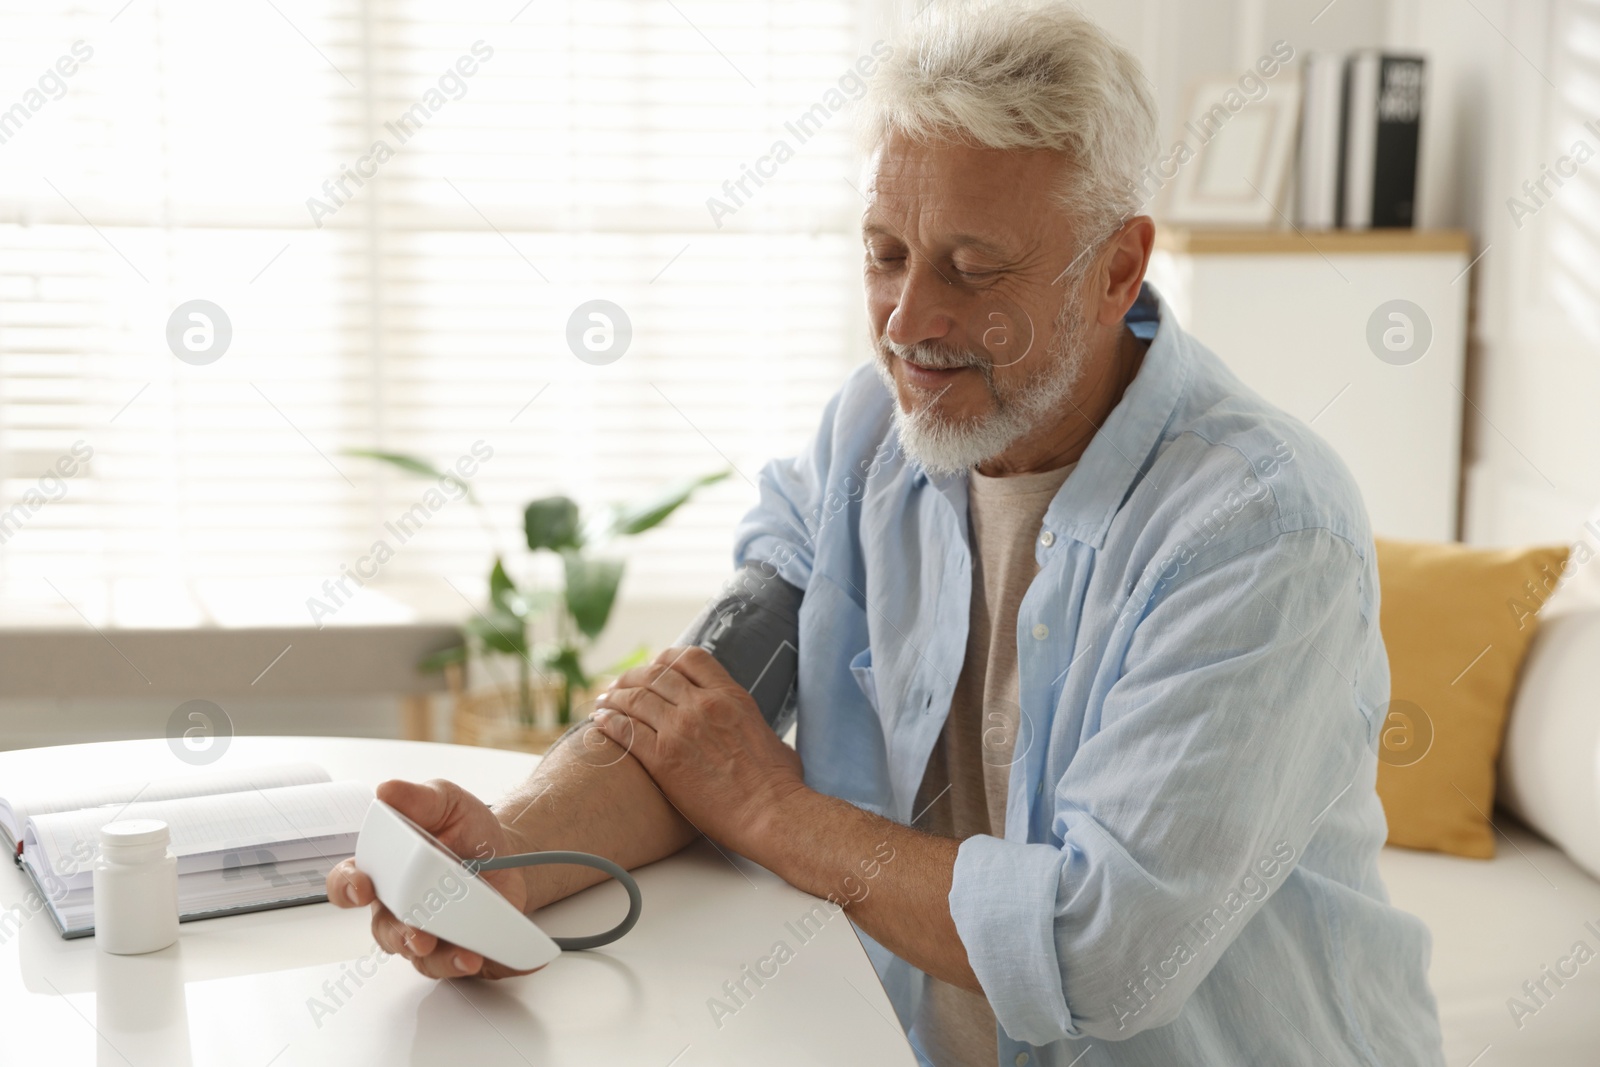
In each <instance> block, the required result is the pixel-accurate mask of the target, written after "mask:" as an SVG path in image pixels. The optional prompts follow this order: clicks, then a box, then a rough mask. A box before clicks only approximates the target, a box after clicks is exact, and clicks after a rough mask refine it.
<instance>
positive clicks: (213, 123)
mask: <svg viewBox="0 0 1600 1067" xmlns="http://www.w3.org/2000/svg"><path fill="white" fill-rule="evenodd" d="M3 5H4V6H3V10H4V18H5V20H6V28H7V32H6V34H5V35H4V40H3V42H0V493H3V499H0V539H3V543H0V596H3V597H4V599H5V600H6V601H7V602H8V603H11V604H17V603H37V604H40V605H53V606H54V608H56V609H59V608H60V607H61V602H62V601H63V600H68V601H72V602H73V604H74V608H75V609H76V610H82V611H84V612H85V614H88V615H90V616H91V617H106V616H108V615H110V616H115V617H117V619H118V621H124V620H127V619H129V618H131V617H133V616H137V617H138V621H141V622H149V621H152V620H154V621H158V622H160V621H167V622H172V623H174V624H182V623H187V622H193V621H199V620H198V619H197V618H196V617H195V612H194V611H193V610H192V609H190V608H189V607H186V606H183V605H182V604H180V603H179V601H178V600H175V599H174V598H173V596H172V593H173V591H174V590H181V589H188V590H190V591H195V590H210V591H213V592H215V591H217V590H223V591H226V590H229V589H231V590H234V592H235V594H236V599H238V597H240V596H244V595H245V593H244V591H248V596H249V598H251V603H250V605H249V608H248V611H247V612H246V613H245V614H246V616H247V617H250V618H262V617H267V616H270V617H273V618H279V619H282V620H284V621H304V620H305V619H306V618H307V617H308V616H307V613H306V608H305V602H306V600H307V598H308V597H311V596H314V595H317V593H318V590H319V589H320V588H321V585H322V583H323V582H324V581H325V580H326V579H329V578H337V577H338V576H339V575H340V573H341V569H342V568H345V567H349V566H351V565H352V564H354V563H355V561H356V560H357V559H358V558H360V557H362V556H364V555H366V554H368V553H369V550H370V549H371V548H372V546H373V545H374V544H375V542H378V541H380V540H382V541H386V542H387V543H388V544H389V546H390V547H391V548H392V549H393V557H392V559H389V560H388V561H386V562H384V563H383V564H382V566H381V570H380V571H379V573H378V574H377V575H376V576H375V577H373V578H372V579H371V581H372V583H373V586H374V587H380V588H381V587H382V586H385V585H391V586H395V587H398V586H400V585H403V584H406V583H411V584H415V585H418V586H422V587H428V588H433V589H440V588H444V587H445V584H446V583H445V581H444V580H445V579H449V580H450V581H451V582H453V583H454V584H455V585H457V586H458V587H460V588H462V589H464V590H469V591H470V590H473V589H477V588H481V586H480V585H479V583H481V579H482V575H483V574H484V573H485V572H486V570H487V563H488V558H489V553H490V551H491V544H490V538H489V537H488V536H486V534H485V533H484V531H483V530H482V529H481V528H480V525H479V523H478V520H477V518H476V517H475V516H474V515H473V513H472V509H471V508H470V507H469V506H468V505H467V504H466V502H464V501H451V502H449V503H447V504H446V505H445V506H444V507H441V508H439V509H437V510H436V511H430V512H429V513H428V515H427V519H426V522H425V523H416V522H413V524H412V525H411V527H408V529H410V531H411V535H410V536H408V537H406V538H405V539H404V540H401V538H400V537H398V536H397V535H396V534H395V532H394V530H395V527H394V526H393V524H394V522H395V521H396V520H397V519H398V518H399V517H400V516H401V515H402V514H404V513H406V512H407V511H408V510H410V509H412V508H413V507H414V505H416V504H417V503H418V502H419V501H422V500H423V499H424V497H425V494H426V492H427V490H428V488H429V483H428V482H426V481H421V480H412V479H408V478H405V477H404V476H401V475H399V474H397V473H393V472H390V471H387V470H382V469H379V468H378V467H377V466H376V465H374V464H373V463H371V462H370V461H367V460H363V459H359V458H355V457H351V456H349V455H346V454H345V450H346V449H350V448H361V447H378V448H385V449H392V450H397V451H405V452H411V453H416V454H418V455H421V456H425V457H427V458H429V459H431V460H433V461H435V462H437V463H440V464H443V465H448V464H452V463H454V462H455V461H456V460H457V458H458V457H462V456H467V455H471V454H472V452H473V450H474V446H475V444H476V443H478V442H482V444H481V445H478V450H479V452H480V454H481V453H482V452H483V451H484V450H485V449H488V450H492V455H491V456H490V458H488V459H487V460H484V461H482V462H481V463H480V464H479V466H478V470H477V473H476V474H475V475H474V477H473V479H472V484H473V486H474V489H475V492H476V493H477V495H478V496H479V497H480V498H481V499H482V500H483V502H484V504H485V505H486V507H487V508H488V510H489V514H490V516H491V518H492V526H493V530H494V536H495V538H497V539H498V541H499V542H500V547H502V548H503V549H504V550H506V551H508V552H511V553H515V551H516V547H517V540H518V538H519V536H520V514H521V505H522V504H523V503H524V502H526V501H527V500H529V499H532V498H534V497H537V496H542V495H547V494H552V493H567V494H569V495H572V496H574V497H575V498H577V499H578V500H579V501H580V502H582V503H585V504H602V503H606V502H610V501H614V500H630V499H635V498H639V497H642V496H645V495H648V494H650V493H651V492H653V491H654V490H656V489H658V488H659V487H662V486H663V485H665V484H667V483H670V482H674V481H677V480H679V479H682V478H685V477H687V476H690V475H696V474H701V473H705V472H709V471H712V470H716V469H719V468H721V467H723V466H725V465H727V464H730V463H731V464H732V465H733V466H735V467H736V468H737V470H738V471H739V472H740V474H737V475H735V476H734V477H733V478H731V479H729V480H728V481H727V482H724V483H722V484H721V485H718V486H716V487H713V488H712V489H711V490H709V491H707V492H706V493H705V494H704V496H703V497H702V498H701V500H700V502H698V503H695V504H692V505H691V506H690V507H688V508H686V509H685V510H684V511H683V512H682V513H680V514H679V515H678V516H677V517H676V518H675V519H674V521H673V522H672V523H671V524H669V525H668V526H666V527H663V528H660V529H658V530H656V531H653V532H652V533H651V534H649V535H647V540H642V541H639V542H636V543H635V544H634V545H633V546H632V549H631V551H630V555H631V558H632V562H631V563H630V571H629V578H628V582H627V585H626V586H625V588H624V596H635V597H641V596H642V597H652V598H654V597H663V598H665V597H700V596H703V595H705V594H706V593H707V592H708V591H709V590H710V589H711V588H712V587H713V586H714V583H715V582H716V581H717V580H718V579H719V578H720V577H721V576H722V575H723V574H724V573H725V572H726V571H727V569H728V565H729V550H730V535H731V533H732V529H733V526H734V524H735V523H736V521H737V519H738V517H739V516H740V515H741V514H742V513H743V511H744V510H745V509H746V508H747V507H749V506H750V504H751V503H752V502H753V501H754V499H755V490H754V488H753V486H752V485H751V484H750V481H749V480H747V479H754V478H755V477H756V475H757V472H758V471H759V469H760V465H761V464H762V463H763V462H764V461H765V460H766V459H767V458H770V457H772V456H776V455H783V454H788V453H792V452H793V451H795V450H796V449H798V448H799V447H801V446H802V445H803V444H804V442H805V441H806V440H807V439H808V438H809V436H810V434H811V433H812V432H813V430H814V429H815V425H816V419H817V417H818V415H819V413H820V411H821V409H822V406H823V404H824V403H825V402H826V400H827V398H828V397H829V396H830V395H831V394H832V393H833V392H834V391H835V390H836V389H837V387H838V385H839V384H840V382H841V381H842V379H843V377H844V375H845V374H846V373H847V371H848V369H849V368H850V367H851V366H853V365H854V364H856V363H858V362H859V361H861V360H862V359H864V358H867V356H868V354H869V348H868V344H867V339H866V333H865V328H864V319H863V316H862V314H861V296H860V283H859V269H860V268H859V258H860V252H859V241H858V238H857V237H856V235H855V234H856V225H857V219H858V217H859V211H860V201H859V199H858V198H857V194H856V193H855V192H854V191H853V188H852V185H851V183H852V182H854V181H855V174H854V171H853V167H854V166H855V163H854V156H853V153H852V150H851V147H850V136H849V124H850V121H851V116H850V115H849V114H848V112H847V109H846V108H844V106H843V105H844V104H845V103H846V102H847V101H848V99H849V98H850V97H852V96H854V95H858V93H859V88H858V86H859V85H860V80H859V79H860V76H859V73H857V72H858V70H859V69H860V67H859V66H858V64H859V63H860V62H861V61H863V57H865V62H866V63H867V64H868V65H870V62H871V52H870V42H866V41H865V40H864V36H865V35H864V34H863V32H862V30H861V27H860V26H859V25H858V15H857V11H856V5H853V4H848V3H841V2H829V0H813V2H810V3H806V4H794V3H783V2H767V3H763V2H752V0H585V2H582V3H576V2H574V3H560V2H554V0H539V2H538V3H530V4H527V5H526V6H523V7H521V8H520V10H519V8H518V5H517V4H514V3H513V4H506V5H502V4H488V3H468V4H462V3H459V2H457V3H441V2H424V0H416V2H404V0H368V2H365V3H362V2H358V0H271V2H263V3H259V4H245V5H233V4H229V5H218V4H214V3H204V2H200V0H192V2H171V0H133V2H132V3H129V4H128V5H127V6H125V7H122V8H121V9H120V10H118V9H117V6H116V4H115V3H113V4H111V5H109V6H103V5H98V4H97V5H94V6H93V7H90V6H88V5H75V4H62V5H55V4H51V5H43V4H37V3H23V2H21V0H3ZM779 142H783V143H785V144H786V145H787V146H788V149H789V151H788V152H787V153H784V152H782V151H779V150H778V143H779ZM725 183H727V184H726V185H725ZM741 184H742V190H741V188H740V186H741ZM591 300H607V301H610V302H612V303H614V304H615V305H617V306H619V307H620V308H622V309H623V310H624V312H625V313H626V316H627V319H628V320H629V321H630V322H631V329H632V337H631V341H630V342H629V344H628V347H627V348H626V351H625V352H624V354H623V355H622V356H621V357H620V358H618V359H616V360H615V361H614V362H610V363H606V364H604V365H600V364H599V363H598V362H585V361H584V360H581V359H579V358H578V357H577V356H576V355H575V354H574V351H573V350H571V349H570V348H569V344H568V339H567V338H568V332H569V319H571V318H572V316H573V314H574V311H575V310H576V309H578V307H579V305H580V304H584V303H585V302H587V301H591ZM193 301H206V302H208V304H207V305H191V302H193ZM211 305H214V307H215V308H216V309H220V310H221V313H222V315H221V316H218V315H217V314H216V313H215V312H214V311H213V310H212V309H211V307H210V306H211ZM175 313H176V314H175ZM194 314H198V315H200V316H201V317H198V318H196V317H192V315H194ZM223 317H225V322H224V321H223ZM612 325H613V326H615V325H616V324H612ZM577 327H578V328H579V336H580V337H581V335H582V330H583V329H597V330H600V331H601V332H600V333H598V334H594V335H591V341H593V342H595V343H598V342H600V341H603V340H604V333H605V330H606V328H607V327H606V324H605V322H604V321H603V320H591V319H588V318H587V317H585V316H582V315H580V316H578V319H577ZM169 335H170V336H171V337H172V338H173V341H171V342H169ZM613 336H615V335H613ZM223 337H227V346H226V349H225V350H221V349H220V344H221V341H220V339H221V338H223ZM186 346H187V347H186ZM179 350H182V351H183V352H185V353H187V355H186V356H185V358H183V359H180V358H179V357H178V356H177V355H176V354H175V353H176V352H178V351H179ZM219 350H221V351H222V354H221V355H220V356H219V357H217V358H215V359H214V361H211V362H204V361H203V360H204V359H205V358H206V357H208V356H209V355H211V354H213V353H215V352H217V351H219ZM75 449H76V450H77V453H76V456H77V458H76V459H73V458H72V457H74V455H75V453H74V450H75ZM80 460H81V461H80ZM63 463H64V464H65V467H62V466H61V464H63ZM69 468H70V470H71V474H70V476H68V477H64V478H63V477H60V476H59V475H58V474H56V473H53V472H56V471H58V470H62V469H69ZM368 569H371V564H368ZM464 583H465V584H464ZM263 590H264V591H263ZM197 595H198V594H197ZM217 595H222V594H220V593H219V594H217ZM211 596H212V594H211V593H206V594H205V595H201V596H200V600H201V601H202V602H203V603H204V604H213V603H215V601H214V600H212V599H209V598H210V597H211ZM357 599H358V600H359V599H360V598H357ZM440 602H441V603H443V604H446V605H448V604H451V603H452V602H453V604H454V609H453V610H454V611H456V612H460V611H461V610H463V607H464V606H463V605H461V603H460V600H459V598H458V597H456V595H455V594H454V593H452V592H450V591H448V589H446V590H445V592H444V593H443V594H442V599H441V601H440ZM108 605H109V608H108V607H107V606H108ZM130 610H131V615H130ZM205 614H206V611H205V609H204V608H202V610H201V611H200V616H201V617H203V616H204V615H205Z"/></svg>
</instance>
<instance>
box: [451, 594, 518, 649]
mask: <svg viewBox="0 0 1600 1067" xmlns="http://www.w3.org/2000/svg"><path fill="white" fill-rule="evenodd" d="M464 628H465V630H466V631H467V633H469V634H471V635H472V636H473V637H475V638H477V639H478V640H479V641H480V642H482V643H483V646H484V647H485V648H487V649H490V650H492V651H494V652H504V653H506V654H507V655H511V656H526V655H527V654H528V634H527V631H526V630H525V629H524V628H523V622H522V620H521V619H519V618H517V617H516V616H515V615H512V614H510V613H508V612H505V611H501V610H500V609H499V608H496V607H493V606H491V607H490V608H489V610H488V611H487V612H486V613H485V614H482V615H474V616H472V617H471V618H470V619H468V620H467V624H466V626H465V627H464Z"/></svg>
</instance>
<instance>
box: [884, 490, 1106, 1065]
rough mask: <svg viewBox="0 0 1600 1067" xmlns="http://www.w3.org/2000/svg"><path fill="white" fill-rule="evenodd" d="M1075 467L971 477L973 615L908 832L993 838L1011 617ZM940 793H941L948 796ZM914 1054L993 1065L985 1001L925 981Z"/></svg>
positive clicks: (1000, 811)
mask: <svg viewBox="0 0 1600 1067" xmlns="http://www.w3.org/2000/svg"><path fill="white" fill-rule="evenodd" d="M1074 466H1076V464H1068V465H1067V466H1065V467H1059V468H1057V469H1055V470H1052V471H1041V472H1038V473H1032V474H1013V475H1010V476H1007V477H1001V478H990V477H986V476H985V475H982V474H979V473H978V472H977V471H975V470H974V471H971V472H970V474H969V478H968V483H967V486H968V489H967V498H968V515H969V517H970V522H971V533H972V543H973V556H972V607H971V620H970V622H969V623H968V630H967V651H966V658H965V660H963V662H962V665H961V675H960V677H959V678H957V679H956V687H955V693H954V695H953V696H952V697H951V700H950V714H949V716H948V717H947V718H946V719H945V722H944V729H943V731H942V732H941V733H940V734H939V740H938V741H937V742H935V744H934V747H933V754H932V755H931V756H930V757H929V759H928V766H927V769H926V771H924V773H923V777H922V785H921V787H920V788H919V789H918V791H917V801H916V804H915V806H914V807H913V808H912V811H913V812H914V813H921V814H920V817H919V818H918V819H917V821H916V823H915V828H916V829H918V830H922V831H925V832H927V833H933V834H940V835H943V836H945V837H954V838H957V839H962V838H966V837H970V836H971V835H972V834H993V835H994V836H996V837H1002V836H1004V834H1005V827H1006V790H1007V786H1008V784H1009V782H1010V779H1011V764H1012V760H1013V755H1014V754H1017V755H1020V754H1019V753H1016V752H1015V748H1016V739H1017V728H1018V724H1019V723H1020V721H1021V707H1020V705H1019V704H1018V701H1017V611H1018V609H1019V608H1020V606H1021V604H1022V597H1023V595H1024V594H1025V593H1027V591H1028V586H1029V585H1030V584H1031V583H1032V582H1033V579H1034V576H1035V575H1037V574H1038V572H1039V565H1038V563H1037V561H1036V559H1035V555H1034V553H1035V547H1036V542H1037V539H1038V537H1039V534H1040V526H1041V524H1042V523H1043V522H1044V513H1045V511H1046V510H1047V509H1048V508H1049V507H1050V502H1051V501H1052V500H1054V499H1055V495H1056V491H1057V490H1058V489H1060V488H1061V485H1062V483H1064V482H1065V481H1066V480H1067V475H1069V474H1071V473H1072V468H1073V467H1074ZM947 787H948V791H947ZM918 1027H919V1032H920V1033H921V1034H922V1035H923V1036H924V1042H923V1052H925V1053H926V1054H927V1055H928V1056H929V1058H931V1059H932V1060H933V1062H934V1063H935V1064H938V1065H939V1067H945V1065H947V1064H948V1065H952V1067H966V1065H969V1064H992V1063H994V1062H995V1058H996V1056H997V1054H998V1053H997V1050H996V1048H995V1018H994V1012H993V1011H991V1010H990V1008H989V1001H988V999H987V998H985V997H983V996H981V995H979V994H977V993H969V992H967V991H966V990H965V989H961V988H960V987H958V986H953V985H950V984H949V983H947V982H941V981H939V980H938V979H937V978H933V977H931V976H930V977H929V978H928V980H927V986H926V988H925V992H924V994H923V999H922V1006H921V1009H920V1011H919V1021H918Z"/></svg>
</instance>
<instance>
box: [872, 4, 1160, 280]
mask: <svg viewBox="0 0 1600 1067" xmlns="http://www.w3.org/2000/svg"><path fill="white" fill-rule="evenodd" d="M860 114H861V133H862V135H863V137H864V139H865V141H866V143H867V146H868V147H869V148H874V147H877V146H878V145H881V144H882V143H883V141H884V140H885V139H886V138H887V137H888V136H889V135H891V134H893V133H900V134H902V135H904V136H906V137H909V138H911V139H912V140H913V141H916V142H919V143H951V142H954V143H959V144H969V145H973V146H978V147H985V148H995V149H1002V150H1005V149H1047V150H1050V151H1055V152H1060V153H1061V154H1062V155H1063V156H1064V157H1065V158H1066V159H1067V161H1068V164H1069V165H1068V166H1067V168H1066V171H1067V174H1066V177H1065V179H1064V186H1063V188H1062V189H1061V190H1060V191H1059V198H1060V202H1061V205H1062V207H1063V208H1065V209H1066V211H1067V212H1068V213H1069V217H1071V218H1073V219H1074V220H1075V221H1077V222H1079V223H1080V224H1082V225H1083V226H1084V227H1085V229H1086V231H1087V232H1086V233H1085V240H1084V244H1085V247H1086V248H1087V247H1088V245H1090V244H1093V243H1098V242H1099V241H1100V240H1101V239H1103V238H1104V237H1106V236H1109V235H1110V233H1111V232H1112V231H1114V230H1115V229H1116V228H1117V227H1118V226H1119V225H1121V224H1122V223H1123V222H1124V221H1126V220H1127V219H1129V218H1131V217H1133V216H1135V215H1137V214H1139V213H1140V211H1141V210H1142V207H1143V203H1144V199H1145V198H1144V196H1143V194H1142V192H1141V185H1140V183H1141V180H1142V179H1143V177H1144V172H1145V169H1146V168H1147V167H1148V166H1149V165H1150V163H1151V161H1152V160H1153V159H1154V158H1155V154H1156V147H1157V146H1156V123H1157V116H1156V104H1155V98H1154V96H1153V95H1152V93H1151V89H1150V83H1149V81H1148V79H1147V78H1146V77H1145V75H1144V72H1143V71H1142V70H1141V69H1140V67H1139V62H1138V60H1136V59H1135V58H1134V57H1133V56H1132V55H1131V54H1130V53H1129V52H1128V51H1127V50H1126V49H1124V48H1123V47H1121V46H1120V45H1118V44H1117V43H1116V42H1114V41H1113V40H1111V38H1110V37H1108V36H1106V34H1105V32H1104V31H1103V30H1101V29H1100V27H1099V26H1097V25H1096V24H1095V23H1094V22H1093V21H1092V20H1091V19H1090V18H1089V17H1088V16H1086V15H1084V14H1083V13H1082V12H1081V11H1079V10H1078V9H1077V8H1076V7H1074V6H1072V5H1070V4H1068V3H1063V2H1056V3H1051V2H1047V0H953V2H939V0H935V2H934V3H932V5H931V6H930V7H929V8H928V9H927V10H925V11H924V12H922V13H921V14H920V15H917V16H916V17H914V18H913V19H912V21H911V23H910V25H909V26H908V27H907V28H906V30H905V31H904V33H903V35H902V36H901V37H900V38H899V39H898V40H897V41H896V42H895V44H894V48H893V52H892V53H891V55H890V56H889V58H888V59H887V60H885V61H884V63H883V66H882V67H880V68H879V71H878V73H877V75H876V77H875V78H874V79H873V81H872V84H871V85H870V87H869V89H868V92H867V97H866V99H865V100H864V101H863V104H862V109H861V113H860Z"/></svg>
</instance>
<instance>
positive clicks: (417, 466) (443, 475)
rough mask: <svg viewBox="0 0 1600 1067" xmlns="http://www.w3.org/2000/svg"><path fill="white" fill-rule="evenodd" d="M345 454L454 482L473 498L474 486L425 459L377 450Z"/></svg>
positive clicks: (426, 476) (348, 450)
mask: <svg viewBox="0 0 1600 1067" xmlns="http://www.w3.org/2000/svg"><path fill="white" fill-rule="evenodd" d="M343 453H344V454H345V455H347V456H359V457H361V458H363V459H375V460H377V461H378V462H380V463H387V464H389V465H390V466H391V467H397V468H399V469H400V470H403V471H405V472H406V473H407V474H418V475H421V476H422V477H424V478H437V479H439V480H440V481H445V482H453V483H455V484H456V485H458V486H460V487H461V489H462V491H464V492H465V493H466V494H467V496H468V497H471V496H472V486H470V485H468V484H467V483H466V482H464V481H462V480H461V479H460V478H459V477H458V476H457V475H456V474H455V473H454V472H452V471H444V470H440V469H439V468H438V467H435V466H434V465H433V464H431V463H429V462H428V461H427V460H425V459H418V458H417V457H416V456H412V455H407V454H406V453H404V452H385V451H383V450H381V449H376V448H346V449H344V450H343Z"/></svg>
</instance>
